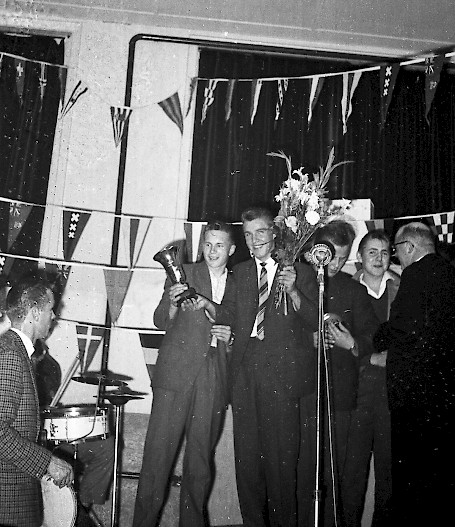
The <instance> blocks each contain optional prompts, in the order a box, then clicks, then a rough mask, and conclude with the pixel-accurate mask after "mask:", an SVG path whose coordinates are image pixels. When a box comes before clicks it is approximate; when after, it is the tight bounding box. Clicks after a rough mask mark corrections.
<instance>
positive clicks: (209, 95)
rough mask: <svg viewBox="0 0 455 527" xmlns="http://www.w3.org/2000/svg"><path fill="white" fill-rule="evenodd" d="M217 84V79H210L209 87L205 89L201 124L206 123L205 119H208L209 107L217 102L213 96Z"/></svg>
mask: <svg viewBox="0 0 455 527" xmlns="http://www.w3.org/2000/svg"><path fill="white" fill-rule="evenodd" d="M217 84H218V80H217V79H210V80H209V81H208V86H207V87H206V88H204V104H203V105H202V117H201V124H202V123H203V122H204V121H205V118H206V117H207V110H208V108H209V106H210V105H211V104H212V103H213V101H214V100H215V97H214V96H213V94H214V93H215V88H216V85H217Z"/></svg>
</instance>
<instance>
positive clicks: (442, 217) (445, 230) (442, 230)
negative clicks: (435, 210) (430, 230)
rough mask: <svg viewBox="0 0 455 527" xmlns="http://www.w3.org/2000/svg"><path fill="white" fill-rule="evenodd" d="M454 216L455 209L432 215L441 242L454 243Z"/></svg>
mask: <svg viewBox="0 0 455 527" xmlns="http://www.w3.org/2000/svg"><path fill="white" fill-rule="evenodd" d="M454 216H455V211H452V212H445V213H443V214H433V215H432V218H433V222H434V227H435V230H436V233H437V235H438V239H439V240H440V241H441V242H446V243H453V222H454Z"/></svg>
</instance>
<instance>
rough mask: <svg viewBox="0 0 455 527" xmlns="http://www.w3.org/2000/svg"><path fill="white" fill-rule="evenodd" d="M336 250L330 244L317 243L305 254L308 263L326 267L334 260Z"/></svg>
mask: <svg viewBox="0 0 455 527" xmlns="http://www.w3.org/2000/svg"><path fill="white" fill-rule="evenodd" d="M334 254H335V249H334V247H333V245H332V244H331V243H330V242H325V241H324V242H321V243H316V244H315V245H313V247H312V248H311V249H310V250H309V251H308V252H306V253H305V257H306V259H307V261H308V262H310V263H311V264H313V265H317V266H319V267H324V266H326V265H328V263H329V262H330V261H331V260H332V258H333V255H334Z"/></svg>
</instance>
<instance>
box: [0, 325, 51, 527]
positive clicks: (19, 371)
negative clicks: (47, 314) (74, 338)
mask: <svg viewBox="0 0 455 527" xmlns="http://www.w3.org/2000/svg"><path fill="white" fill-rule="evenodd" d="M39 429H40V414H39V402H38V396H37V392H36V385H35V380H34V376H33V370H32V365H31V361H30V359H29V357H28V354H27V351H26V349H25V346H24V344H23V342H22V340H21V338H20V337H19V335H17V333H15V332H14V331H11V330H10V331H7V332H6V333H5V334H4V335H2V336H1V337H0V524H6V525H40V523H39V518H40V501H39V500H37V499H36V497H37V495H38V496H40V492H41V491H40V490H39V492H35V491H36V487H39V489H40V483H39V481H38V480H39V479H41V478H42V476H44V474H45V473H46V470H47V467H48V466H49V463H50V460H51V453H50V452H49V451H48V450H46V449H45V448H42V447H40V446H39V445H38V444H37V443H36V442H37V440H38V434H39ZM19 485H20V486H21V488H20V487H19ZM26 488H27V489H32V490H33V492H32V491H30V492H25V490H24V489H26ZM24 515H27V516H26V517H24ZM24 518H25V519H24ZM28 520H29V521H30V523H27V522H28ZM10 522H11V523H10Z"/></svg>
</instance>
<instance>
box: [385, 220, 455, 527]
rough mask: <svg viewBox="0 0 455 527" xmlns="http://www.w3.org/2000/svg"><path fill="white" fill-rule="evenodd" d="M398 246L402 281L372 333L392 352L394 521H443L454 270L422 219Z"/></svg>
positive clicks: (453, 402)
mask: <svg viewBox="0 0 455 527" xmlns="http://www.w3.org/2000/svg"><path fill="white" fill-rule="evenodd" d="M395 249H396V255H397V257H398V259H399V261H400V264H401V267H402V269H403V272H402V275H401V285H400V288H399V290H398V293H397V296H396V298H395V301H394V302H393V304H392V306H391V310H390V318H389V321H388V322H386V323H384V324H383V325H382V326H381V328H380V330H379V331H378V333H377V335H376V337H375V344H376V348H377V350H378V351H382V350H388V353H387V368H386V371H387V390H388V400H389V407H390V412H391V431H392V518H391V522H390V525H391V526H397V527H398V526H400V527H401V526H403V525H412V526H413V527H416V526H417V527H418V526H428V525H445V524H446V523H447V518H448V517H449V515H450V514H452V507H453V503H452V501H453V497H454V496H455V471H454V468H455V456H454V445H455V432H454V430H455V426H454V424H455V423H454V421H455V419H454V416H455V270H454V268H453V266H451V265H450V264H449V263H448V262H446V261H445V260H444V259H443V258H442V257H440V256H438V255H437V254H436V253H435V244H434V237H433V234H432V232H431V229H430V228H429V227H428V226H427V225H425V224H424V223H421V222H411V223H408V224H406V225H403V226H402V227H400V229H399V230H398V232H397V233H396V236H395Z"/></svg>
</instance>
